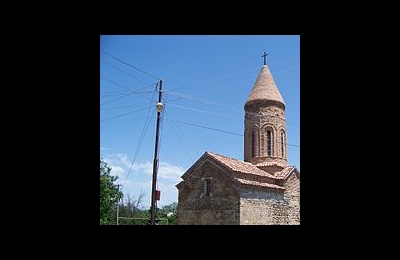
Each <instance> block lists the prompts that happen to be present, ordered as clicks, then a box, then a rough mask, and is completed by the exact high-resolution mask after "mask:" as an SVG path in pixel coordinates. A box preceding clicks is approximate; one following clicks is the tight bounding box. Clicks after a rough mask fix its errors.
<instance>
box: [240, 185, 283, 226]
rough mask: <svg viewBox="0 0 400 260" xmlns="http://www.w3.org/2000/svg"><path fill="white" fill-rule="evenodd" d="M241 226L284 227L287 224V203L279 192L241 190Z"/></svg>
mask: <svg viewBox="0 0 400 260" xmlns="http://www.w3.org/2000/svg"><path fill="white" fill-rule="evenodd" d="M240 193H241V198H240V224H241V225H285V224H288V223H289V220H288V216H287V212H286V207H287V202H286V201H285V199H284V195H283V193H282V192H280V191H274V190H271V191H261V190H249V189H242V190H241V191H240Z"/></svg>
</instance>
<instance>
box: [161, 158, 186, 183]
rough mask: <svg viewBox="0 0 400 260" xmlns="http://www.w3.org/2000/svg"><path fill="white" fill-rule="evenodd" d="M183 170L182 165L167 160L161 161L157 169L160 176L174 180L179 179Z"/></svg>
mask: <svg viewBox="0 0 400 260" xmlns="http://www.w3.org/2000/svg"><path fill="white" fill-rule="evenodd" d="M184 172H185V170H184V169H183V168H182V167H180V166H176V165H172V164H170V163H167V162H161V163H160V165H159V170H158V173H159V176H160V178H164V179H170V180H174V181H176V182H178V181H179V180H180V179H181V176H182V174H183V173H184Z"/></svg>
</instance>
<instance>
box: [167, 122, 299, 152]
mask: <svg viewBox="0 0 400 260" xmlns="http://www.w3.org/2000/svg"><path fill="white" fill-rule="evenodd" d="M166 120H169V121H172V122H177V123H180V124H185V125H190V126H196V127H200V128H204V129H209V130H214V131H218V132H223V133H226V134H232V135H238V136H244V135H243V134H238V133H234V132H231V131H226V130H222V129H218V128H214V127H209V126H202V125H197V124H193V123H188V122H183V121H179V120H175V119H170V118H166ZM286 144H287V145H289V146H294V147H300V145H297V144H289V143H286Z"/></svg>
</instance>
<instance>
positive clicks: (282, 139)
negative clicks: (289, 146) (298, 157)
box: [281, 131, 285, 158]
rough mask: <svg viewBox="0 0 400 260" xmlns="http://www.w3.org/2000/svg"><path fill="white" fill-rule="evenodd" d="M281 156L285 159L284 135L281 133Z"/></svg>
mask: <svg viewBox="0 0 400 260" xmlns="http://www.w3.org/2000/svg"><path fill="white" fill-rule="evenodd" d="M281 155H282V158H285V134H284V133H283V131H281Z"/></svg>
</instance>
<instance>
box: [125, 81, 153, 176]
mask: <svg viewBox="0 0 400 260" xmlns="http://www.w3.org/2000/svg"><path fill="white" fill-rule="evenodd" d="M157 85H158V83H157ZM157 85H156V88H157ZM155 93H156V92H155V91H154V92H153V97H152V99H151V102H150V106H149V107H148V110H147V116H146V120H145V123H144V126H143V129H142V133H141V135H140V138H139V143H138V146H137V147H136V151H135V155H134V157H133V160H132V163H131V167H130V168H129V171H128V174H127V175H126V178H125V180H124V183H125V182H126V180H127V179H128V177H129V174H130V173H131V171H132V166H133V164H134V162H135V160H136V157H137V155H138V154H139V150H140V148H141V147H142V143H143V140H144V136H145V134H146V133H147V129H148V128H149V125H150V122H151V119H150V120H148V119H149V114H150V110H151V108H152V107H153V101H154V94H155ZM146 124H147V125H146Z"/></svg>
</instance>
